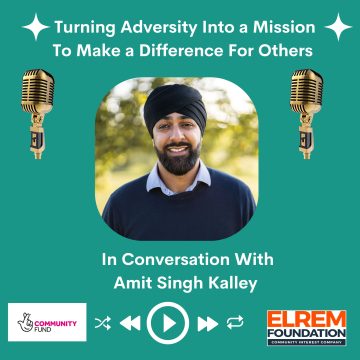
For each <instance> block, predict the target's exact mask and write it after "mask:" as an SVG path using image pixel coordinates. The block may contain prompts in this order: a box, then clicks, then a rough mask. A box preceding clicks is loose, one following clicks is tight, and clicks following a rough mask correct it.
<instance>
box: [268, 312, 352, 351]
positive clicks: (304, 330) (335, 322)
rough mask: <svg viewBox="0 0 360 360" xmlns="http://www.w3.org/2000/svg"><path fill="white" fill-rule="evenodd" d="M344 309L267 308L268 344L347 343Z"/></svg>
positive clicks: (340, 344)
mask: <svg viewBox="0 0 360 360" xmlns="http://www.w3.org/2000/svg"><path fill="white" fill-rule="evenodd" d="M346 321H347V320H346V311H345V310H268V312H267V344H268V346H273V345H300V346H301V345H320V346H321V345H338V346H344V345H346Z"/></svg>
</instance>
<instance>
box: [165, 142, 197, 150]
mask: <svg viewBox="0 0 360 360" xmlns="http://www.w3.org/2000/svg"><path fill="white" fill-rule="evenodd" d="M174 146H176V147H181V146H187V147H189V148H190V149H191V148H192V146H191V144H190V143H187V142H185V141H180V142H178V143H174V142H173V143H170V144H167V145H165V146H164V149H168V148H170V147H174Z"/></svg>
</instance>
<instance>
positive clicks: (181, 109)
mask: <svg viewBox="0 0 360 360" xmlns="http://www.w3.org/2000/svg"><path fill="white" fill-rule="evenodd" d="M173 112H177V113H179V114H182V115H186V116H188V117H189V118H191V119H193V120H194V121H195V122H196V123H197V124H198V126H199V128H200V131H201V135H203V134H204V131H205V126H206V116H207V115H206V110H205V106H204V103H203V102H202V100H201V94H200V93H199V91H197V90H196V89H194V88H192V87H190V86H186V85H179V84H175V85H164V86H159V87H157V88H156V89H154V90H153V91H152V92H151V94H150V95H149V97H148V98H147V100H146V103H145V106H144V118H145V124H146V127H147V128H148V130H149V133H150V135H151V137H153V128H154V126H155V124H156V123H157V122H158V121H159V120H160V119H162V118H164V117H165V116H166V115H169V114H171V113H173Z"/></svg>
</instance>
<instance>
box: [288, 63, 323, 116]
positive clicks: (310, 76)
mask: <svg viewBox="0 0 360 360" xmlns="http://www.w3.org/2000/svg"><path fill="white" fill-rule="evenodd" d="M322 91H323V78H322V76H321V75H320V74H319V73H317V72H316V71H314V70H311V69H305V70H296V71H295V72H294V73H293V75H292V78H291V97H290V107H291V110H293V111H295V112H298V113H302V114H314V113H317V112H318V111H320V110H321V104H322Z"/></svg>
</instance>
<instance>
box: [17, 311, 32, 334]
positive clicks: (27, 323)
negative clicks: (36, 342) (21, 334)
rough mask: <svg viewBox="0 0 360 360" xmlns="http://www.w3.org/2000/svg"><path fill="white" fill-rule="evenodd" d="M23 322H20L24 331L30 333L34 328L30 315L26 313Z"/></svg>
mask: <svg viewBox="0 0 360 360" xmlns="http://www.w3.org/2000/svg"><path fill="white" fill-rule="evenodd" d="M23 316H24V319H23V321H20V320H19V321H18V324H19V325H20V327H21V330H22V331H25V332H29V331H30V330H31V329H32V328H33V322H32V321H31V320H30V319H29V317H30V314H27V313H24V314H23Z"/></svg>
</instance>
